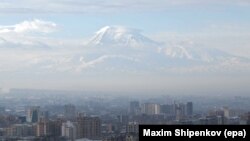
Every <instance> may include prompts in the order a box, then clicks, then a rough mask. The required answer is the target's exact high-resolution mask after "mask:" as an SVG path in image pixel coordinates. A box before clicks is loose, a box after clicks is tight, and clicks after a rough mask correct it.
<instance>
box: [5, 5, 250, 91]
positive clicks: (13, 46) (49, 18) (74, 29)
mask: <svg viewBox="0 0 250 141" xmlns="http://www.w3.org/2000/svg"><path fill="white" fill-rule="evenodd" d="M249 7H250V3H249V2H248V1H245V0H238V1H236V0H230V1H226V0H222V1H215V0H212V1H198V0H188V1H184V0H177V1H171V0H161V1H157V2H153V1H149V0H146V1H140V0H138V1H131V0H129V1H126V2H125V1H121V0H119V1H113V0H112V1H103V0H95V1H88V0H87V1H80V0H73V1H69V0H61V1H59V0H51V1H47V0H45V1H40V0H39V1H31V0H24V1H22V2H18V1H13V0H11V1H5V0H4V1H1V4H0V11H1V14H0V17H1V19H0V72H1V74H0V78H1V80H0V88H2V91H7V90H8V89H11V88H29V89H58V90H94V91H134V92H137V91H140V92H142V93H143V92H146V91H149V92H154V91H164V92H165V91H167V92H170V93H171V92H173V93H177V94H185V93H186V94H197V95H199V94H202V93H204V94H208V93H210V94H218V93H219V94H223V95H226V94H228V95H230V94H231V95H233V94H234V95H235V94H239V95H247V94H249V92H250V89H249V87H248V84H249V83H250V60H249V59H250V49H249V45H250V43H249V40H250V34H249V33H250V30H249V29H250V28H249V27H250V16H249V14H248V13H250V10H249ZM104 35H105V36H104ZM145 80H146V81H145Z"/></svg>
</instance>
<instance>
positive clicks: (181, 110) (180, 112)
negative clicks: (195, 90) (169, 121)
mask: <svg viewBox="0 0 250 141" xmlns="http://www.w3.org/2000/svg"><path fill="white" fill-rule="evenodd" d="M174 113H175V118H176V120H181V119H183V118H184V117H185V115H186V105H185V104H183V103H175V104H174Z"/></svg>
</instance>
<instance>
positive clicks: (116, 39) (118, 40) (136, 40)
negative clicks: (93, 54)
mask: <svg viewBox="0 0 250 141" xmlns="http://www.w3.org/2000/svg"><path fill="white" fill-rule="evenodd" d="M88 45H94V46H96V45H97V46H129V47H139V46H156V45H159V43H157V42H155V41H153V40H151V39H149V38H148V37H146V36H144V35H142V34H141V33H140V30H137V29H132V28H127V27H124V26H105V27H103V28H101V29H100V30H98V31H97V32H96V33H95V35H94V36H93V37H92V38H91V40H90V42H89V43H88Z"/></svg>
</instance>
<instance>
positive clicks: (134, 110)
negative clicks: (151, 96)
mask: <svg viewBox="0 0 250 141" xmlns="http://www.w3.org/2000/svg"><path fill="white" fill-rule="evenodd" d="M139 113H140V103H139V101H131V102H130V105H129V114H131V115H138V114H139Z"/></svg>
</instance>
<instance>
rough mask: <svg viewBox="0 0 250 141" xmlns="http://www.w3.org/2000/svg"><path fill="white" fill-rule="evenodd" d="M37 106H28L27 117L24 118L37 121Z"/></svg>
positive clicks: (33, 121) (28, 120)
mask: <svg viewBox="0 0 250 141" xmlns="http://www.w3.org/2000/svg"><path fill="white" fill-rule="evenodd" d="M39 109H40V107H39V106H34V107H30V108H29V109H28V111H27V117H26V120H27V122H32V123H35V122H38V120H39Z"/></svg>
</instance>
